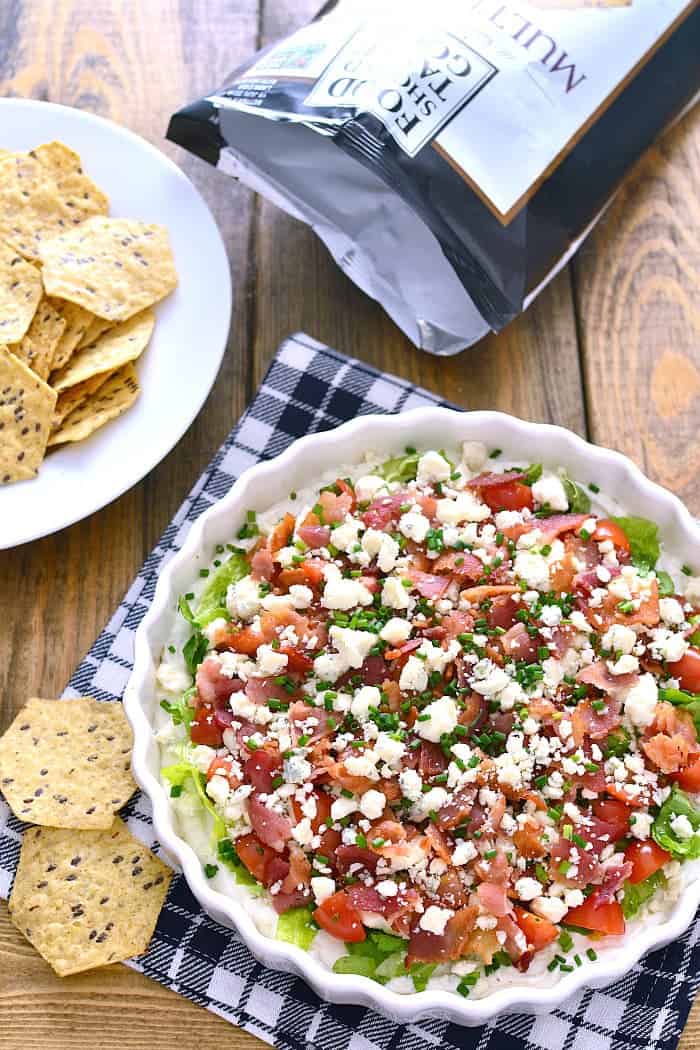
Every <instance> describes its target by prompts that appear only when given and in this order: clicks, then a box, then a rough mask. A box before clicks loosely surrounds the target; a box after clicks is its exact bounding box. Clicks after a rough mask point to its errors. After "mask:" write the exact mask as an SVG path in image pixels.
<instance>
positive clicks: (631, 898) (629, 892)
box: [622, 871, 666, 919]
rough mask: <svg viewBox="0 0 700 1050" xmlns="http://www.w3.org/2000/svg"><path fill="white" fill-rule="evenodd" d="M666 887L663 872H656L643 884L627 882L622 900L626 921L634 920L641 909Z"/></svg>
mask: <svg viewBox="0 0 700 1050" xmlns="http://www.w3.org/2000/svg"><path fill="white" fill-rule="evenodd" d="M665 885H666V876H665V875H664V873H663V871H655V872H654V874H653V875H650V876H649V878H648V879H644V880H643V881H642V882H636V883H634V884H633V883H631V882H626V883H625V887H624V897H623V898H622V913H623V915H624V916H625V918H626V919H632V918H633V917H634V916H635V915H636V914H637V912H638V911H639V909H640V908H641V907H642V906H643V905H644V904H646V903H647V901H650V900H651V898H652V897H653V896H654V894H655V893H656V891H657V890H658V889H660V888H661V887H662V886H665Z"/></svg>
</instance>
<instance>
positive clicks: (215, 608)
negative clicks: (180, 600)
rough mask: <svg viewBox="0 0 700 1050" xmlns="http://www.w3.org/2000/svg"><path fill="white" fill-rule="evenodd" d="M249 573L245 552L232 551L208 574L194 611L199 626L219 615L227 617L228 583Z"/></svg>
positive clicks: (205, 624) (236, 580)
mask: <svg viewBox="0 0 700 1050" xmlns="http://www.w3.org/2000/svg"><path fill="white" fill-rule="evenodd" d="M249 573H250V566H249V565H248V559H247V557H246V555H245V553H244V552H243V551H234V553H233V554H232V555H231V557H230V558H229V559H228V561H225V562H224V563H223V565H220V566H219V568H218V569H216V570H215V571H214V572H213V573H212V574H211V575H210V577H209V581H208V583H207V585H206V587H205V588H204V590H203V591H202V595H201V597H200V599H199V603H198V605H197V609H196V611H195V618H196V620H197V624H198V626H199V627H206V626H207V624H209V623H211V622H212V620H216V619H217V617H219V616H223V617H224V618H225V619H228V618H229V614H228V610H227V608H226V591H227V590H228V588H229V585H230V584H232V583H237V582H238V580H242V579H243V577H244V576H248V574H249Z"/></svg>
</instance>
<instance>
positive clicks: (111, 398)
mask: <svg viewBox="0 0 700 1050" xmlns="http://www.w3.org/2000/svg"><path fill="white" fill-rule="evenodd" d="M87 382H90V380H87ZM140 389H141V388H140V387H139V381H138V378H137V376H136V369H135V368H134V366H133V365H132V364H131V362H130V363H129V364H128V365H124V367H123V368H120V369H119V371H118V372H114V373H113V374H112V375H111V376H110V377H109V379H107V380H106V381H105V382H104V383H103V384H102V385H101V386H100V389H99V390H98V391H97V393H96V394H91V395H90V396H89V397H88V398H87V399H86V400H85V402H84V403H83V404H82V405H80V406H79V407H78V408H76V409H75V410H74V411H73V412H71V414H70V415H69V416H68V418H67V419H66V420H65V422H64V423H62V424H61V426H60V427H59V428H58V429H57V430H55V431H54V433H53V434H52V435H51V437H50V438H49V445H62V444H65V442H66V441H82V440H83V438H86V437H88V435H89V434H92V433H93V432H94V431H95V430H98V429H99V428H100V427H102V426H104V425H105V423H108V422H109V421H110V419H116V417H117V416H120V415H121V414H122V412H126V410H127V408H130V407H131V405H133V403H134V401H135V400H136V398H137V397H138V396H139V393H140Z"/></svg>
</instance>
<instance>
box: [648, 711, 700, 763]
mask: <svg viewBox="0 0 700 1050" xmlns="http://www.w3.org/2000/svg"><path fill="white" fill-rule="evenodd" d="M642 750H643V751H644V754H645V755H646V756H647V758H648V759H650V760H651V761H652V762H653V763H654V765H655V766H656V767H657V768H658V769H660V770H661V772H662V773H677V772H678V770H679V769H682V768H683V767H684V766H686V765H687V764H688V757H689V755H691V754H694V753H695V752H697V751H698V739H697V733H696V731H695V723H694V722H693V718H692V715H691V714H690V712H689V711H684V710H683V709H682V708H680V709H679V708H677V707H674V706H673V704H669V703H667V702H666V701H665V700H664V701H661V702H659V703H657V705H656V712H655V717H654V721H653V722H652V724H651V726H650V727H649V729H648V730H647V731H646V734H645V739H644V740H642Z"/></svg>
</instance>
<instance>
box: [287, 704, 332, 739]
mask: <svg viewBox="0 0 700 1050" xmlns="http://www.w3.org/2000/svg"><path fill="white" fill-rule="evenodd" d="M311 719H312V720H314V721H315V725H310V726H309V728H308V729H301V728H300V724H301V723H302V722H306V721H307V720H311ZM289 721H290V726H291V730H292V737H293V740H294V744H295V745H296V743H297V741H298V739H299V737H300V736H302V735H305V736H308V738H309V741H308V742H309V743H310V744H315V743H316V741H318V740H321V739H322V738H323V737H327V736H332V735H333V733H335V731H336V728H337V724H338V717H337V715H333V713H332V712H329V711H326V710H325V708H323V707H310V706H309V704H305V703H304V702H303V701H302V700H295V702H294V703H293V704H292V705H291V707H290V708H289Z"/></svg>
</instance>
